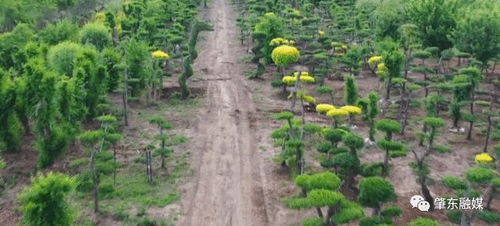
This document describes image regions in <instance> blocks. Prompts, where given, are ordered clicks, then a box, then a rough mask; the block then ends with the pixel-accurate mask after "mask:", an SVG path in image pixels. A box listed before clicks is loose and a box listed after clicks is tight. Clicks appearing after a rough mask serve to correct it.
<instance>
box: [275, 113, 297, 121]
mask: <svg viewBox="0 0 500 226" xmlns="http://www.w3.org/2000/svg"><path fill="white" fill-rule="evenodd" d="M293 117H294V115H293V113H291V112H287V111H285V112H280V113H277V114H274V115H273V118H275V119H277V120H291V119H292V118H293Z"/></svg>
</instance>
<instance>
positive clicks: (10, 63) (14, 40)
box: [0, 5, 33, 69]
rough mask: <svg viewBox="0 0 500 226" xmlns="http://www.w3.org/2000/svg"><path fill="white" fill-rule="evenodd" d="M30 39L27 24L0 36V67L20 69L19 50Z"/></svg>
mask: <svg viewBox="0 0 500 226" xmlns="http://www.w3.org/2000/svg"><path fill="white" fill-rule="evenodd" d="M2 6H3V5H2ZM2 8H3V7H2ZM0 17H1V16H0ZM32 38H33V30H32V29H31V27H30V26H28V25H27V24H18V25H17V26H16V27H15V28H14V30H12V31H11V32H6V33H3V34H0V66H2V67H3V68H6V69H8V68H11V67H17V68H18V69H20V68H21V66H22V63H23V62H20V59H19V56H20V54H22V53H21V50H22V49H23V48H24V46H25V45H26V44H27V43H28V42H29V41H30V40H32Z"/></svg>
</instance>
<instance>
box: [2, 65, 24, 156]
mask: <svg viewBox="0 0 500 226" xmlns="http://www.w3.org/2000/svg"><path fill="white" fill-rule="evenodd" d="M1 73H4V72H2V71H0V99H1V100H2V101H1V102H0V126H1V127H0V148H1V149H4V150H7V151H12V152H15V151H18V150H19V149H20V148H21V137H22V132H23V129H22V126H21V122H20V121H19V118H18V116H17V114H16V112H15V109H14V108H13V107H12V106H14V104H15V101H16V93H15V92H16V90H15V86H14V85H15V84H14V83H13V82H12V81H11V79H10V78H9V76H8V74H6V75H5V76H2V75H1Z"/></svg>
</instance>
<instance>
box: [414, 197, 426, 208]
mask: <svg viewBox="0 0 500 226" xmlns="http://www.w3.org/2000/svg"><path fill="white" fill-rule="evenodd" d="M420 201H424V197H422V196H420V195H414V196H412V197H411V199H410V204H411V208H415V207H418V203H419V202H420ZM427 204H429V203H427Z"/></svg>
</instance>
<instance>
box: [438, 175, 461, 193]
mask: <svg viewBox="0 0 500 226" xmlns="http://www.w3.org/2000/svg"><path fill="white" fill-rule="evenodd" d="M442 182H443V184H444V186H446V187H448V188H451V189H453V190H463V189H466V188H467V182H465V181H464V180H462V179H461V178H459V177H455V176H445V177H443V179H442Z"/></svg>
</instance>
